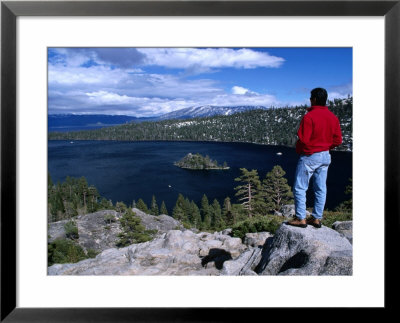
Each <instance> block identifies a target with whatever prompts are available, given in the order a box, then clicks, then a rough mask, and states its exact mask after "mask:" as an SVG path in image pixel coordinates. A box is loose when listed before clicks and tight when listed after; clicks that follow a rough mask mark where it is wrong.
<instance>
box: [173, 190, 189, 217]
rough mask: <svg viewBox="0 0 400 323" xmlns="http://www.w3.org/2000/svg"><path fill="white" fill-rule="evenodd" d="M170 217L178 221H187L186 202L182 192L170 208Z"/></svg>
mask: <svg viewBox="0 0 400 323" xmlns="http://www.w3.org/2000/svg"><path fill="white" fill-rule="evenodd" d="M172 217H173V218H174V219H176V220H178V221H181V222H185V223H188V222H189V220H188V211H187V202H186V201H185V198H184V196H183V195H182V194H180V193H179V195H178V199H177V200H176V204H175V206H174V209H173V210H172Z"/></svg>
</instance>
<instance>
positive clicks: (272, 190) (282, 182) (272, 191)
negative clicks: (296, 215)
mask: <svg viewBox="0 0 400 323" xmlns="http://www.w3.org/2000/svg"><path fill="white" fill-rule="evenodd" d="M285 174H286V172H285V171H284V170H283V169H282V167H281V166H279V165H276V166H274V167H273V168H272V170H271V171H270V172H269V173H267V175H266V178H265V179H264V180H263V183H262V196H263V197H264V199H265V202H266V211H267V212H274V211H279V210H280V209H281V208H282V206H283V205H286V204H292V203H293V193H292V189H291V187H290V186H289V185H288V182H287V179H286V178H285V177H284V176H285Z"/></svg>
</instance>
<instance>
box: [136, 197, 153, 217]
mask: <svg viewBox="0 0 400 323" xmlns="http://www.w3.org/2000/svg"><path fill="white" fill-rule="evenodd" d="M136 208H137V209H139V210H140V211H142V212H144V213H147V214H149V213H150V212H149V209H148V207H147V205H146V203H145V202H144V201H143V200H142V199H139V200H138V201H137V203H136Z"/></svg>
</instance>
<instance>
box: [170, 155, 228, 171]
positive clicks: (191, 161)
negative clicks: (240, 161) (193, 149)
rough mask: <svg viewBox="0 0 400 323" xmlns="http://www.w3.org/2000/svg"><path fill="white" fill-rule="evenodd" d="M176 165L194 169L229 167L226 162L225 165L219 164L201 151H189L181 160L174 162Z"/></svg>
mask: <svg viewBox="0 0 400 323" xmlns="http://www.w3.org/2000/svg"><path fill="white" fill-rule="evenodd" d="M174 165H175V166H178V167H180V168H185V169H194V170H210V169H222V170H226V169H229V167H228V165H227V164H226V162H224V163H223V165H222V166H221V165H219V164H218V162H217V161H216V160H211V158H210V157H209V156H205V157H204V156H202V155H200V154H199V153H197V154H192V153H189V154H187V155H186V156H185V157H183V158H182V159H181V160H180V161H178V162H175V163H174Z"/></svg>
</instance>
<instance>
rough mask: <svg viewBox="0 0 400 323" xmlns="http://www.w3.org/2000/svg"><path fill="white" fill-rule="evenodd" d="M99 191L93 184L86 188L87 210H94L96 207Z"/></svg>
mask: <svg viewBox="0 0 400 323" xmlns="http://www.w3.org/2000/svg"><path fill="white" fill-rule="evenodd" d="M99 196H100V195H99V192H98V191H97V189H96V187H94V186H93V185H91V186H89V188H88V212H96V211H97V209H98V204H97V199H98V198H99Z"/></svg>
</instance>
